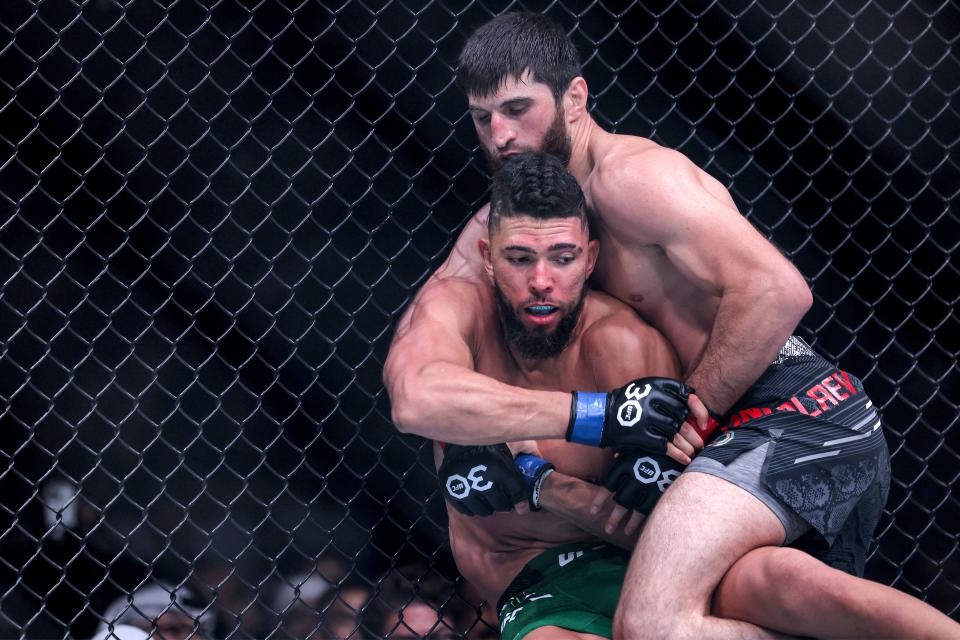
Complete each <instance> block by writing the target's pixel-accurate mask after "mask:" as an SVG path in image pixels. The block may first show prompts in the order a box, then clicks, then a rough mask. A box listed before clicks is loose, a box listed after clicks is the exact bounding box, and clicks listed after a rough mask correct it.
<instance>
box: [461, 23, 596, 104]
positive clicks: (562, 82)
mask: <svg viewBox="0 0 960 640" xmlns="http://www.w3.org/2000/svg"><path fill="white" fill-rule="evenodd" d="M581 67H582V64H581V62H580V54H579V53H578V52H577V48H576V47H575V46H574V45H573V42H571V41H570V38H569V37H568V36H567V34H566V32H564V30H563V28H562V27H561V26H560V25H559V24H558V23H557V22H556V21H554V20H553V19H552V18H548V17H547V16H545V15H541V14H539V13H526V12H509V13H504V14H501V15H499V16H497V17H496V18H493V19H492V20H490V21H489V22H487V23H485V24H483V25H481V26H480V27H478V28H477V30H476V31H474V32H473V33H472V34H471V35H470V37H469V38H467V42H466V43H465V44H464V45H463V51H461V52H460V59H459V61H458V66H457V83H458V84H459V85H460V87H461V88H462V89H463V90H464V91H465V92H466V94H467V95H473V96H480V97H484V96H488V95H490V94H491V93H494V92H495V91H496V90H497V89H499V88H500V87H502V86H503V83H504V82H505V81H506V79H507V78H509V77H515V78H519V77H520V76H521V75H523V72H524V71H526V70H527V69H529V70H530V72H531V73H532V74H533V79H534V81H536V82H542V83H543V84H545V85H547V86H548V87H550V92H551V93H553V98H554V100H555V101H556V102H557V103H559V102H560V98H561V97H562V96H563V92H564V91H566V89H567V87H568V86H569V85H570V81H571V80H573V79H574V78H576V77H577V76H579V75H582V71H581Z"/></svg>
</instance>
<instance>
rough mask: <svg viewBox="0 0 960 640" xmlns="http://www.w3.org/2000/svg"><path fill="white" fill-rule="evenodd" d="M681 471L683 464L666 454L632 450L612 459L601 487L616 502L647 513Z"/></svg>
mask: <svg viewBox="0 0 960 640" xmlns="http://www.w3.org/2000/svg"><path fill="white" fill-rule="evenodd" d="M682 472H683V465H682V464H680V463H679V462H676V461H674V460H673V459H671V458H668V457H667V456H666V455H665V454H660V453H653V454H651V453H647V452H645V451H631V452H629V453H622V454H620V456H619V457H618V458H617V459H616V460H614V461H613V464H612V465H611V466H610V469H609V470H608V471H607V475H606V477H605V478H604V479H603V486H605V487H606V488H607V489H608V490H610V491H611V492H613V500H614V502H616V503H617V504H619V505H621V506H623V507H626V508H628V509H633V510H634V511H639V512H640V513H642V514H644V515H647V514H648V513H650V511H651V510H652V509H653V505H655V504H656V503H657V500H659V499H660V496H661V495H663V492H664V491H666V490H667V487H669V486H670V483H671V482H673V481H674V480H676V479H677V476H679V475H680V474H681V473H682Z"/></svg>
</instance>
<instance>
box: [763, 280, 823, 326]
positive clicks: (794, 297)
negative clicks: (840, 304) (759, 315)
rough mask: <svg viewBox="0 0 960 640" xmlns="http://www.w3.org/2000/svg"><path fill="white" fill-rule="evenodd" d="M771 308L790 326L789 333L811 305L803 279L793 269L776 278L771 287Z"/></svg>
mask: <svg viewBox="0 0 960 640" xmlns="http://www.w3.org/2000/svg"><path fill="white" fill-rule="evenodd" d="M771 291H772V293H773V297H774V300H773V301H772V302H773V305H774V306H773V307H771V308H774V309H777V310H778V314H780V316H781V317H782V318H783V319H784V321H785V322H787V323H789V324H790V325H791V327H790V331H793V329H794V328H796V326H797V325H798V324H799V323H800V320H802V319H803V316H805V315H806V313H807V311H809V310H810V307H811V306H812V305H813V294H812V293H811V292H810V287H809V286H808V285H807V281H806V280H805V279H804V277H803V276H802V275H801V274H800V272H799V271H797V270H796V269H794V268H791V269H790V270H789V272H788V273H784V274H783V275H782V276H781V277H779V278H776V279H775V280H774V281H773V283H772V286H771Z"/></svg>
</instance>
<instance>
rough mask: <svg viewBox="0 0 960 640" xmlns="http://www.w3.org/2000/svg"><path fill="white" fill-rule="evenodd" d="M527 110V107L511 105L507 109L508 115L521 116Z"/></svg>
mask: <svg viewBox="0 0 960 640" xmlns="http://www.w3.org/2000/svg"><path fill="white" fill-rule="evenodd" d="M526 111H527V108H526V107H511V108H510V109H507V115H511V116H519V115H523V114H524V113H525V112H526Z"/></svg>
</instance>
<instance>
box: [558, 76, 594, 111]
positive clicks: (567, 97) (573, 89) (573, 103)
mask: <svg viewBox="0 0 960 640" xmlns="http://www.w3.org/2000/svg"><path fill="white" fill-rule="evenodd" d="M589 96H590V93H589V91H588V90H587V81H586V80H584V78H583V76H577V77H576V78H574V79H573V80H571V81H570V84H568V85H567V90H566V91H564V92H563V98H562V99H563V113H564V115H565V116H566V119H567V122H576V121H577V120H579V119H580V118H581V117H583V114H584V113H586V111H587V98H588V97H589Z"/></svg>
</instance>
